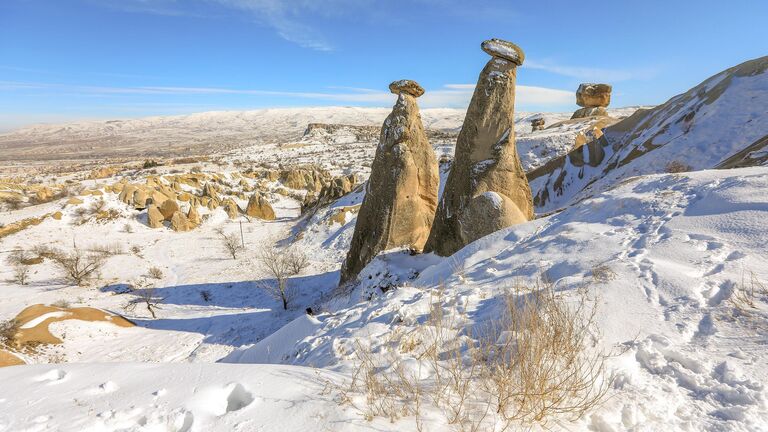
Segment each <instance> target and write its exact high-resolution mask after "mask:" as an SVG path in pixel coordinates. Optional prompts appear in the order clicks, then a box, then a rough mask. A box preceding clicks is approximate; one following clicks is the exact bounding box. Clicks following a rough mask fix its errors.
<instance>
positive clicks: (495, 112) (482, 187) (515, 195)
mask: <svg viewBox="0 0 768 432" xmlns="http://www.w3.org/2000/svg"><path fill="white" fill-rule="evenodd" d="M482 49H483V51H485V52H486V53H488V54H490V55H491V56H493V58H492V59H491V60H490V61H488V63H487V64H486V65H485V68H484V69H483V71H482V72H481V73H480V77H479V78H478V80H477V86H476V87H475V92H474V94H473V95H472V100H471V102H470V104H469V108H468V109H467V115H466V117H465V119H464V125H463V126H462V128H461V133H460V134H459V138H458V141H457V143H456V153H455V156H454V163H453V166H452V168H451V172H450V174H449V175H448V179H447V181H446V185H445V190H444V192H443V195H442V198H441V201H440V205H439V206H438V208H437V215H436V216H435V222H434V224H433V226H432V231H431V233H430V235H429V240H428V241H427V243H426V245H425V250H426V251H429V252H435V253H437V254H439V255H442V256H447V255H451V254H453V253H454V252H456V251H457V250H459V249H461V248H462V247H463V246H465V245H466V244H468V243H470V242H472V241H474V240H476V239H478V238H480V237H483V236H485V235H488V234H490V233H492V232H494V231H497V230H499V229H501V228H505V227H508V226H510V225H515V224H519V223H523V222H526V221H528V220H531V219H533V203H532V199H531V189H530V187H529V186H528V180H527V179H526V177H525V172H524V171H523V167H522V165H521V164H520V158H519V156H518V154H517V149H516V147H515V130H514V111H515V80H516V76H517V72H516V71H517V67H518V66H520V65H521V64H523V59H524V54H523V51H522V50H521V49H520V48H519V47H517V46H516V45H515V44H512V43H510V42H506V41H502V40H498V39H491V40H487V41H485V42H483V44H482Z"/></svg>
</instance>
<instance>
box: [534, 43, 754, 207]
mask: <svg viewBox="0 0 768 432" xmlns="http://www.w3.org/2000/svg"><path fill="white" fill-rule="evenodd" d="M766 144H768V57H762V58H758V59H755V60H751V61H748V62H745V63H743V64H740V65H738V66H735V67H733V68H730V69H727V70H725V71H723V72H721V73H719V74H717V75H715V76H713V77H711V78H709V79H707V80H706V81H704V82H703V83H701V84H700V85H698V86H696V87H694V88H692V89H691V90H689V91H688V92H686V93H684V94H681V95H678V96H675V97H673V98H672V99H670V100H669V101H668V102H666V103H665V104H663V105H660V106H658V107H656V108H654V109H650V110H642V111H638V112H636V113H635V114H634V115H632V116H631V117H629V118H627V119H625V120H624V121H622V122H619V123H617V124H615V125H613V126H610V127H608V128H606V129H605V134H604V135H603V137H602V138H601V139H599V140H597V141H593V142H591V143H589V144H587V145H584V146H582V147H580V148H578V149H576V150H573V151H572V152H571V153H569V154H568V155H567V156H564V157H560V158H557V159H554V160H551V161H549V162H548V163H547V164H546V165H544V166H542V167H540V168H539V169H537V170H535V171H533V172H531V173H529V180H530V182H531V189H532V191H533V194H534V197H535V203H536V205H537V208H538V209H539V210H540V211H543V212H546V211H550V210H554V209H557V208H560V207H563V206H564V205H566V204H568V203H571V202H573V201H574V200H578V199H582V198H584V197H588V196H591V195H593V194H595V193H599V192H601V191H604V190H606V189H607V188H610V187H611V186H613V185H615V184H616V183H618V182H620V181H621V180H623V179H626V178H628V177H631V176H635V175H642V174H653V173H661V172H674V171H688V170H700V169H707V168H716V167H720V166H748V165H754V164H759V163H761V162H763V161H765V160H766V156H765V155H762V156H761V153H760V152H761V151H764V148H765V146H766Z"/></svg>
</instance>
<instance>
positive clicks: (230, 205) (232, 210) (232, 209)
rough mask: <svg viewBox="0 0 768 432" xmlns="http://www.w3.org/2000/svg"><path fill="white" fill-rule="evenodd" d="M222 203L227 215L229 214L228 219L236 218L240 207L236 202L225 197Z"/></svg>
mask: <svg viewBox="0 0 768 432" xmlns="http://www.w3.org/2000/svg"><path fill="white" fill-rule="evenodd" d="M223 205H224V211H226V212H227V216H229V218H230V219H237V216H238V215H239V214H240V209H239V208H238V207H237V203H236V202H235V201H233V200H232V199H227V200H226V201H224V203H223Z"/></svg>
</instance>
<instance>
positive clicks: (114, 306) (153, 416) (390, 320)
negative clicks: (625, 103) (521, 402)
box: [0, 109, 768, 432]
mask: <svg viewBox="0 0 768 432" xmlns="http://www.w3.org/2000/svg"><path fill="white" fill-rule="evenodd" d="M425 111H427V110H425ZM632 111H633V110H632V109H628V110H623V111H615V112H617V113H620V114H616V115H617V116H619V115H621V116H626V115H629V114H631V112H632ZM443 114H444V115H443V116H442V117H441V116H436V117H434V118H435V120H434V121H433V120H427V117H428V116H427V114H426V113H425V116H424V117H425V121H426V122H427V123H428V124H427V127H430V124H431V125H432V127H433V128H436V129H446V130H447V129H453V130H454V131H455V128H456V127H458V126H459V125H460V123H461V122H460V119H459V120H458V121H457V120H456V118H454V117H453V116H452V114H450V113H443ZM384 115H386V112H383V113H382V116H381V117H382V118H383V116H384ZM536 116H541V114H540V113H539V114H529V113H522V114H519V115H518V118H517V123H516V129H517V137H518V143H519V150H520V153H521V157H522V159H523V161H524V163H525V164H526V167H529V168H535V167H538V166H542V164H545V163H546V162H547V161H549V160H551V158H553V157H557V156H559V155H564V154H565V153H567V152H568V151H569V150H570V149H571V148H572V146H573V144H574V141H575V139H576V136H577V135H578V134H579V133H580V132H582V131H583V130H584V128H586V127H588V126H589V124H588V123H578V122H577V123H573V122H569V121H567V120H568V119H569V117H570V114H569V113H561V114H544V115H543V116H544V118H545V120H546V123H547V125H548V126H549V125H553V124H554V125H555V126H552V127H551V128H548V129H545V130H543V131H536V132H531V131H530V119H531V118H534V117H536ZM214 117H215V116H214ZM206 118H207V117H206ZM319 120H321V121H323V122H325V123H333V122H337V123H345V124H348V123H354V122H350V121H348V120H349V119H348V118H346V117H345V118H344V120H343V121H339V120H340V119H339V118H331V119H327V118H322V119H319ZM374 120H375V119H374ZM374 120H371V121H374ZM302 121H304V120H302ZM430 122H431V123H430ZM560 122H562V123H560ZM558 123H560V124H558ZM451 125H453V126H451ZM304 127H306V125H301V126H300V125H299V124H298V123H297V124H296V125H295V129H296V130H297V131H298V130H299V129H301V128H304ZM433 144H436V146H437V147H438V151H440V152H441V153H448V154H451V153H452V148H451V147H450V146H449V145H448V144H446V145H445V146H444V147H441V145H440V144H439V143H433ZM441 149H442V151H441ZM372 152H373V146H372V145H371V143H354V142H349V140H347V139H346V138H340V139H338V140H334V139H331V140H323V141H322V142H320V141H313V140H312V138H311V137H310V138H305V139H302V138H301V136H300V133H299V135H298V136H297V137H295V138H291V139H290V140H288V141H285V142H280V141H276V142H274V143H262V144H259V145H256V144H254V145H252V146H250V147H248V146H245V147H242V148H238V149H235V150H232V151H227V152H225V153H224V154H221V155H217V156H220V159H221V160H222V161H223V164H222V165H217V164H214V163H210V164H200V165H199V166H200V167H201V169H202V170H203V171H204V172H211V173H213V172H216V173H217V175H221V176H223V177H225V178H228V179H229V178H230V176H231V179H233V183H236V182H235V181H234V179H236V178H237V177H236V176H235V173H236V172H237V171H238V170H244V169H246V168H249V167H252V166H254V165H255V164H256V163H258V162H266V163H278V162H282V163H284V164H286V165H287V164H297V163H298V164H301V163H315V164H319V165H321V166H324V167H326V168H329V169H331V171H333V172H334V173H336V174H342V173H349V172H352V171H354V172H356V173H359V174H362V177H363V178H365V177H367V172H366V168H365V164H366V163H367V162H368V161H370V160H371V158H372V156H373V153H372ZM355 167H357V169H355ZM190 168H191V166H186V167H185V166H167V167H160V168H158V171H159V172H158V174H160V175H161V174H164V173H168V172H170V171H171V170H174V169H182V170H184V169H190ZM443 174H444V173H443ZM144 175H146V172H145V173H144V174H138V175H137V179H138V180H133V181H141V180H143V177H142V176H144ZM75 177H76V176H71V178H75ZM443 177H444V176H443ZM68 178H70V177H63V178H57V181H59V182H62V181H65V180H66V179H68ZM116 180H117V178H113V179H109V180H99V181H95V180H88V181H85V182H84V184H85V185H86V186H87V187H88V188H95V187H97V184H99V183H101V184H102V186H103V184H111V183H113V182H114V181H116ZM247 183H248V184H249V186H255V185H256V184H257V181H255V180H253V179H247ZM277 186H279V185H278V184H276V183H269V184H268V187H269V188H270V189H271V190H275V188H276V187H277ZM185 187H186V186H185ZM81 198H82V199H83V200H84V201H85V202H84V203H83V204H80V205H66V206H65V205H64V202H65V201H66V199H61V200H57V201H54V202H51V203H47V204H41V205H36V206H30V207H26V208H24V209H21V210H14V211H6V212H2V213H0V223H2V224H9V223H11V222H14V221H18V220H21V219H24V218H29V217H38V216H41V215H43V214H51V213H54V212H56V211H62V217H61V220H56V219H54V218H50V217H49V218H46V219H45V220H44V221H43V222H42V223H40V224H39V225H32V226H30V227H28V228H26V229H24V230H23V231H20V232H18V233H15V234H12V235H9V236H6V237H3V238H0V261H2V263H3V265H2V266H1V267H0V320H7V319H10V318H12V317H14V316H15V315H16V314H18V313H19V312H20V311H21V310H22V309H24V308H25V307H27V306H29V305H32V304H52V303H56V302H61V301H66V302H68V303H69V304H70V305H71V306H90V307H95V308H101V309H105V310H109V311H113V312H116V313H119V314H121V315H123V316H125V317H127V318H128V319H130V320H132V321H133V322H134V323H136V326H135V327H118V326H115V325H112V324H110V323H108V322H103V321H102V322H89V321H78V320H63V321H57V322H54V323H52V324H51V325H50V327H49V328H50V331H51V332H52V334H53V335H54V336H57V337H59V338H60V339H61V340H62V341H63V343H62V344H60V345H47V346H44V347H39V349H37V350H35V351H26V352H20V353H18V355H19V356H20V357H21V358H22V359H23V360H24V361H26V362H27V363H30V364H29V365H22V366H12V367H6V368H0V383H1V384H0V431H3V432H5V431H14V432H15V431H47V430H51V431H52V430H62V431H230V430H234V431H256V430H262V431H284V430H289V431H294V430H295V431H303V430H307V431H309V430H312V431H315V430H319V431H324V430H333V431H336V430H339V431H357V430H361V431H362V430H377V431H385V430H398V431H399V430H416V426H415V424H416V420H417V419H414V418H413V417H412V416H406V417H404V418H400V419H397V420H396V421H394V422H390V420H389V419H386V418H379V417H374V418H373V419H366V416H365V415H364V413H363V412H361V410H360V409H359V406H358V407H353V406H350V405H349V404H344V403H342V402H343V398H342V394H340V392H339V391H338V390H339V388H342V387H343V386H344V385H345V383H347V382H348V381H349V380H350V379H351V377H352V376H353V374H354V373H355V371H356V370H358V368H359V366H360V363H359V353H357V352H356V350H357V349H359V347H361V346H364V347H366V348H367V349H369V350H370V352H372V353H376V354H377V355H381V356H384V357H386V358H396V359H398V361H400V362H403V364H406V365H414V364H418V359H417V358H416V356H417V353H418V350H412V349H404V348H403V347H402V346H396V345H393V344H392V343H391V342H392V340H393V339H394V338H396V337H397V335H418V334H419V330H420V329H421V328H422V327H423V326H424V324H425V321H426V320H427V316H428V315H429V313H430V311H431V310H434V309H435V308H436V307H437V308H439V309H440V310H443V311H445V316H446V317H447V318H449V320H450V321H451V322H452V323H455V325H456V326H457V328H458V327H460V328H461V329H482V328H485V327H487V326H488V325H489V324H492V323H493V322H494V320H496V319H498V317H499V315H500V314H501V312H502V310H503V309H504V304H505V301H506V299H507V297H508V292H509V290H511V289H513V288H515V287H516V286H520V285H522V286H525V287H529V288H530V287H535V286H537V285H536V284H537V283H539V282H541V281H542V280H547V281H550V282H551V283H552V284H553V287H554V289H555V291H556V293H557V295H558V298H561V299H562V301H565V302H569V304H570V302H574V301H575V299H576V298H577V294H578V293H582V292H585V291H586V293H587V294H588V297H589V298H590V299H592V300H593V301H595V305H596V308H597V309H596V311H597V314H596V316H595V318H596V321H595V323H596V325H595V328H594V331H593V333H591V336H590V342H591V343H592V345H591V346H590V349H595V350H606V351H611V352H614V353H615V355H613V356H612V357H610V358H609V359H608V366H609V370H608V371H607V372H608V373H611V374H613V376H614V380H613V381H612V384H611V387H610V390H609V393H608V398H607V399H606V401H605V402H604V403H603V404H601V405H599V406H597V407H595V408H593V409H590V410H589V411H588V412H587V413H586V414H585V415H584V416H583V417H581V418H580V419H577V420H573V421H572V420H569V419H567V418H555V420H554V421H553V422H552V423H550V424H548V426H547V427H548V428H549V429H550V430H552V429H554V430H593V431H599V432H609V431H656V430H669V431H699V430H712V431H762V430H768V402H767V400H766V389H765V386H766V385H767V384H768V356H766V355H765V354H766V349H765V347H766V344H768V324H767V323H768V292H763V291H762V288H761V287H764V286H765V285H766V283H765V281H767V280H768V252H767V251H768V249H766V244H765V239H766V238H768V223H766V220H768V167H751V168H740V169H729V170H705V171H695V172H690V173H677V174H654V175H646V176H638V177H631V178H621V179H620V180H617V181H616V182H614V183H613V184H611V185H610V187H605V188H604V190H600V191H599V192H598V193H595V194H594V196H591V197H590V198H589V199H585V200H580V201H579V202H576V203H574V204H572V205H569V206H566V207H565V208H564V209H563V210H562V211H560V212H557V213H554V214H550V215H548V216H546V217H540V218H539V219H536V220H534V221H531V222H529V223H526V224H522V225H518V226H515V227H511V228H508V229H505V230H502V231H499V232H497V233H495V234H492V235H490V236H488V237H485V238H482V239H480V240H478V241H476V242H474V243H472V244H470V245H468V246H467V247H465V248H464V249H462V250H461V251H459V252H457V253H456V254H455V255H454V256H452V257H447V258H440V257H437V256H433V255H418V256H411V255H409V254H408V253H406V252H404V251H398V250H395V251H389V252H387V253H385V254H383V255H381V256H379V257H378V258H376V259H375V260H374V261H373V262H372V263H371V264H370V265H369V266H368V267H367V268H366V269H365V270H363V273H362V274H361V275H360V282H359V284H358V285H357V286H355V287H352V288H350V289H348V290H342V291H340V290H338V289H337V287H336V284H337V282H338V277H339V268H340V266H341V262H342V260H343V259H344V257H345V255H346V252H347V250H348V247H349V242H350V239H351V236H352V232H353V230H354V224H355V218H356V215H357V213H356V206H357V205H359V204H360V202H361V201H362V199H363V190H362V188H358V189H357V190H356V191H354V192H352V193H350V194H348V195H346V196H344V197H343V198H341V199H339V200H338V201H336V202H334V203H332V204H331V205H330V206H328V207H324V208H321V209H319V210H318V211H317V212H315V213H312V214H310V215H308V216H306V217H300V214H299V213H300V211H299V208H300V203H299V202H298V201H297V200H296V199H295V197H294V198H291V197H290V196H284V195H281V194H277V193H275V194H271V195H270V200H271V201H272V204H273V206H274V207H275V211H276V213H277V219H276V220H275V221H269V222H267V221H260V220H257V219H255V218H249V219H246V218H243V217H240V218H238V219H236V220H231V219H229V218H228V217H227V215H226V213H225V212H224V210H223V209H221V208H219V209H216V210H212V211H208V210H207V209H202V208H201V210H200V211H201V214H202V216H203V217H204V218H205V220H204V222H203V223H202V225H201V226H200V227H198V228H196V229H194V230H192V231H189V232H173V231H171V230H170V229H167V228H158V229H151V228H149V227H148V226H147V225H146V212H145V211H138V210H134V209H133V208H132V207H129V206H127V205H126V204H124V203H122V202H121V201H120V200H119V199H118V196H117V195H116V194H113V193H106V194H105V195H104V199H105V201H106V208H107V209H113V210H115V211H116V213H117V214H118V215H119V216H118V217H116V218H115V219H113V220H107V221H105V222H96V221H90V222H86V223H83V224H78V223H77V221H78V217H79V216H78V208H82V207H88V206H90V205H91V204H92V203H93V202H94V201H96V200H98V199H99V198H98V197H94V196H87V197H81ZM238 203H239V204H240V205H241V207H243V206H244V205H245V201H244V200H238ZM126 225H128V226H129V227H130V228H126ZM241 227H242V232H243V240H244V243H245V245H246V250H245V251H244V252H243V253H242V254H240V255H239V256H238V258H237V259H232V257H231V256H228V254H227V252H226V251H225V250H224V249H223V247H222V245H221V241H220V234H219V231H220V230H223V231H224V232H225V233H232V234H236V235H238V236H239V235H240V230H241ZM73 243H76V244H77V245H78V247H81V248H89V247H92V246H99V245H117V248H116V249H118V250H119V251H120V252H119V253H117V254H115V255H114V256H111V257H110V258H108V259H107V261H106V264H105V265H104V267H103V268H102V269H101V271H100V274H99V277H98V278H97V280H95V281H93V282H92V283H91V284H89V285H88V286H83V287H77V286H72V285H71V284H69V283H68V282H66V281H65V280H63V279H62V277H61V275H60V273H59V272H57V271H56V269H55V268H54V267H53V266H52V265H51V263H50V262H49V261H48V260H45V261H43V262H42V263H40V264H36V265H32V266H30V269H31V274H30V280H29V284H28V285H20V284H18V283H16V282H14V279H15V278H14V275H13V271H14V270H13V268H12V267H11V266H9V265H6V262H5V261H4V259H5V257H6V256H7V254H8V253H9V252H11V251H13V250H15V249H19V248H21V249H24V250H30V249H32V248H33V247H34V246H35V245H46V246H56V247H60V248H63V249H67V248H71V247H72V244H73ZM272 245H278V246H281V247H282V246H286V245H293V247H296V248H299V249H300V250H302V251H304V252H305V253H306V254H307V255H308V256H309V258H310V267H309V268H308V269H306V270H305V271H304V272H303V273H301V275H300V276H297V277H295V278H293V279H292V280H291V281H290V286H291V287H293V288H294V289H295V290H296V296H295V298H294V299H293V301H292V302H291V304H290V307H289V309H288V310H287V311H284V310H282V306H281V304H280V303H279V301H277V300H275V299H274V298H273V297H271V296H270V295H268V294H267V293H266V292H265V291H264V290H263V289H262V288H261V287H262V286H263V284H265V283H269V282H271V279H270V276H269V275H268V274H267V273H266V272H265V271H264V269H263V268H262V266H260V265H259V259H258V256H259V253H260V251H261V250H263V249H264V248H266V247H270V246H272ZM151 267H157V268H159V269H160V270H161V271H162V276H161V277H160V278H159V279H153V278H151V277H150V276H149V275H148V273H149V271H150V268H151ZM142 284H151V285H152V286H155V287H156V288H155V294H156V295H157V297H159V298H162V299H163V301H162V302H161V303H160V304H159V308H158V309H157V310H156V314H157V316H156V317H155V318H153V317H151V316H150V314H149V313H148V312H147V311H146V310H145V309H142V308H141V307H137V308H135V309H126V308H125V306H126V305H127V304H129V303H130V302H131V301H132V300H134V299H135V298H136V296H135V294H134V293H131V292H130V291H129V289H128V286H129V285H131V286H139V285H142ZM752 288H755V289H754V291H751V290H750V289H752ZM307 307H311V308H312V310H313V312H314V315H313V316H309V315H307V314H306V313H305V309H306V308H307ZM468 334H474V333H473V332H468ZM414 343H415V342H414ZM423 379H425V380H429V379H430V376H429V374H428V373H425V376H424V377H423ZM329 382H330V383H331V385H329V384H328V383H329ZM424 413H425V418H423V419H421V420H422V421H423V425H424V429H423V430H451V429H452V428H454V427H455V426H452V425H447V424H446V420H445V418H444V416H441V415H439V414H440V413H439V409H437V408H434V407H425V408H424ZM491 417H492V416H491ZM491 417H489V422H490V421H491ZM497 426H499V428H500V425H499V424H497ZM520 427H524V428H525V430H529V429H530V430H538V429H539V427H538V426H531V425H526V426H520ZM520 427H518V425H515V428H516V429H515V428H513V430H518V429H520ZM482 430H494V429H493V428H492V427H489V426H487V425H486V429H482Z"/></svg>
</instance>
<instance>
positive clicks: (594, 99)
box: [576, 83, 613, 108]
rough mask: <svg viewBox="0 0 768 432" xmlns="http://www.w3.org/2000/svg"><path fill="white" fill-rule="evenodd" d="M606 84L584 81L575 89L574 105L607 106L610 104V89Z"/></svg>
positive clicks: (588, 106) (587, 106)
mask: <svg viewBox="0 0 768 432" xmlns="http://www.w3.org/2000/svg"><path fill="white" fill-rule="evenodd" d="M612 90H613V87H611V86H610V85H608V84H594V83H584V84H581V85H579V88H578V89H577V90H576V105H578V106H580V107H584V108H594V107H607V106H608V105H610V104H611V91H612Z"/></svg>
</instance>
